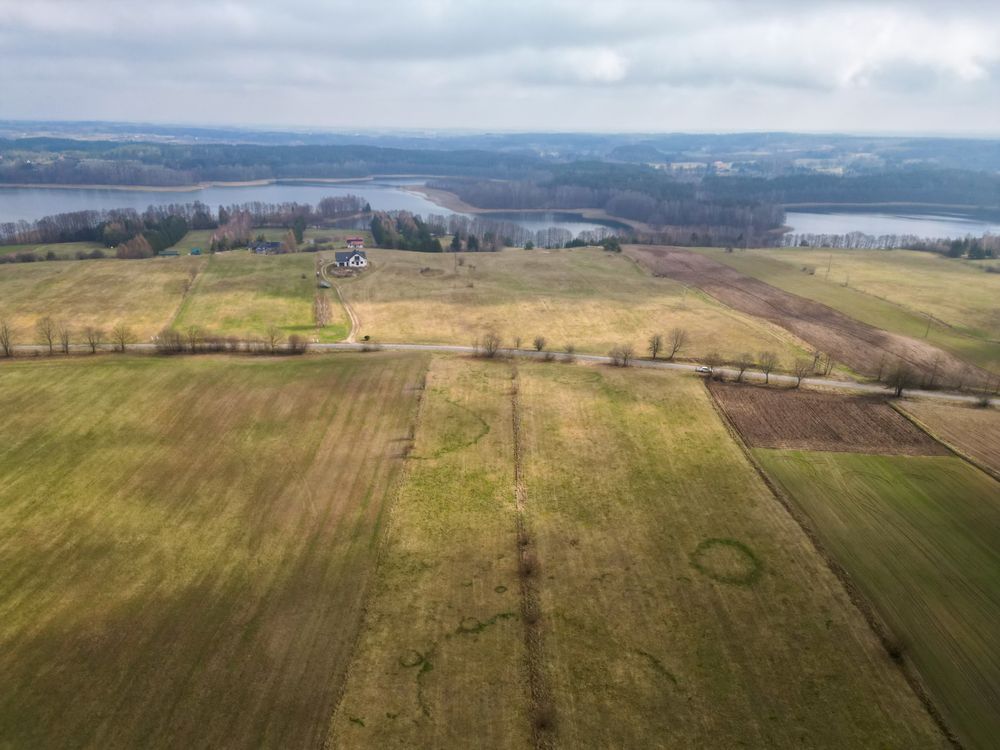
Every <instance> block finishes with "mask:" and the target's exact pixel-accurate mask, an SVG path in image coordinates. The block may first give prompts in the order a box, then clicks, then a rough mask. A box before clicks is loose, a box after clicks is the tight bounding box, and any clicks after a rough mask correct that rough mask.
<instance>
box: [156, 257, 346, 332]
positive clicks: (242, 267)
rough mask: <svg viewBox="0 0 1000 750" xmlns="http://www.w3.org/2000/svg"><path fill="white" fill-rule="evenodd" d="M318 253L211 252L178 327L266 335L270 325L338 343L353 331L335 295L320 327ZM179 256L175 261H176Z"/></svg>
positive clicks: (186, 300) (179, 317)
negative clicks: (328, 318)
mask: <svg viewBox="0 0 1000 750" xmlns="http://www.w3.org/2000/svg"><path fill="white" fill-rule="evenodd" d="M316 259H317V256H316V255H315V254H314V253H295V254H291V255H251V254H250V253H247V252H245V251H234V252H231V253H220V254H217V255H212V256H210V257H209V259H208V263H207V265H206V267H205V269H204V271H203V272H202V273H201V274H200V275H199V277H198V279H197V280H196V281H195V283H194V285H193V286H192V288H191V292H190V294H189V295H188V296H187V297H186V298H185V300H184V303H183V305H182V306H181V308H180V310H179V312H178V314H177V317H176V320H175V326H176V327H178V328H180V329H182V330H183V329H186V328H188V327H189V326H199V327H201V328H203V329H204V330H205V331H208V332H211V333H214V334H218V335H226V336H246V335H262V334H264V333H265V332H266V331H267V329H268V328H270V327H271V326H272V325H273V326H277V327H278V328H280V329H281V330H282V331H283V332H284V333H285V334H293V333H297V334H299V335H302V336H305V337H307V338H309V339H310V340H311V339H313V338H316V339H318V340H320V341H340V340H341V339H343V338H344V337H345V336H347V333H348V331H349V329H350V323H349V322H348V319H347V314H346V313H345V312H344V309H343V307H342V306H341V305H340V304H339V303H338V302H337V300H336V297H335V296H332V297H331V300H332V304H331V309H332V311H333V315H334V320H333V322H332V324H331V325H329V326H326V327H325V328H323V329H321V330H319V331H317V329H316V327H315V326H314V325H313V299H314V297H315V295H316V294H317V293H318V292H319V293H322V294H328V295H329V294H330V293H329V292H328V291H322V290H319V289H317V285H316V269H315V263H316ZM174 260H176V259H174Z"/></svg>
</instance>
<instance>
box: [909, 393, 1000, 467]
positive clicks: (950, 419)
mask: <svg viewBox="0 0 1000 750" xmlns="http://www.w3.org/2000/svg"><path fill="white" fill-rule="evenodd" d="M903 409H904V410H905V411H906V412H908V413H909V414H911V415H912V416H914V417H916V418H917V419H918V420H919V421H920V422H921V424H923V425H925V426H926V427H927V428H928V429H929V430H930V431H931V432H932V433H934V435H936V436H937V437H939V438H940V439H942V440H944V441H945V442H946V443H947V444H948V445H950V446H952V447H954V448H956V449H957V450H958V451H959V452H961V453H963V454H965V455H966V456H969V457H970V458H971V459H973V460H974V461H975V462H977V463H978V464H979V465H980V466H981V467H982V468H984V469H985V470H986V471H988V472H989V473H991V474H992V475H993V476H994V477H996V478H997V479H1000V411H998V410H997V409H995V408H994V409H981V408H975V407H971V406H954V405H951V404H935V403H931V402H928V401H907V402H906V403H905V404H904V405H903Z"/></svg>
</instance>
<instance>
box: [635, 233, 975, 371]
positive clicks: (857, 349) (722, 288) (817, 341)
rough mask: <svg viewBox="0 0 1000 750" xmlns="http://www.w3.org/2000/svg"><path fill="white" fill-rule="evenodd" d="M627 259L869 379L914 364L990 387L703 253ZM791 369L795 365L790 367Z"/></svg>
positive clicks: (929, 349)
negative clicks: (899, 363) (882, 368)
mask: <svg viewBox="0 0 1000 750" xmlns="http://www.w3.org/2000/svg"><path fill="white" fill-rule="evenodd" d="M625 252H626V254H627V255H628V256H629V257H631V258H633V259H635V260H636V261H638V262H639V263H641V264H642V265H643V266H645V267H646V268H647V269H649V271H650V272H651V273H652V274H653V275H655V276H666V277H668V278H671V279H674V280H675V281H679V282H681V283H683V284H689V285H691V286H695V287H698V288H699V289H702V290H704V291H705V292H707V293H708V294H710V295H711V296H713V297H714V298H715V299H717V300H719V301H720V302H722V303H723V304H726V305H728V306H730V307H732V308H734V309H736V310H739V311H740V312H744V313H748V314H750V315H754V316H757V317H759V318H763V319H765V320H768V321H770V322H772V323H774V324H775V325H778V326H781V327H782V328H784V329H785V330H787V331H790V332H791V333H793V334H795V335H796V336H798V337H799V338H801V339H802V340H803V341H807V342H808V343H809V344H811V345H812V346H814V347H816V348H817V349H819V350H820V351H822V352H825V353H827V354H830V355H831V356H833V358H834V359H835V360H836V361H838V362H841V363H843V364H845V365H847V366H848V367H850V368H851V369H852V370H854V371H855V372H858V373H861V374H863V375H869V376H871V375H874V374H875V373H876V372H877V371H878V368H879V363H880V361H886V362H890V363H892V362H895V361H896V360H897V359H898V360H903V361H906V362H909V363H910V364H911V365H912V366H913V367H914V368H915V369H916V370H917V371H918V372H919V373H927V372H930V371H931V370H932V369H935V362H936V363H937V365H936V370H937V372H939V373H940V379H939V382H943V383H945V384H948V385H957V384H959V383H963V384H965V385H972V384H979V383H982V384H986V383H988V382H989V377H988V374H987V373H985V372H984V371H982V370H980V369H979V368H977V367H974V366H972V365H970V364H968V363H966V362H963V361H962V360H960V359H959V358H958V357H955V356H954V355H952V354H948V353H947V352H944V351H942V350H941V349H938V348H937V347H935V346H932V345H930V344H928V343H926V342H924V341H919V340H917V339H913V338H910V337H907V336H901V335H899V334H893V333H888V332H886V331H883V330H881V329H879V328H875V327H874V326H870V325H867V324H865V323H861V322H859V321H857V320H855V319H853V318H851V317H849V316H847V315H844V314H843V313H841V312H838V311H836V310H834V309H832V308H830V307H827V306H826V305H823V304H820V303H819V302H815V301H813V300H810V299H805V298H804V297H799V296H797V295H794V294H789V293H788V292H785V291H782V290H781V289H778V288H777V287H773V286H771V285H770V284H765V283H764V282H763V281H759V280H758V279H754V278H751V277H750V276H745V275H744V274H742V273H740V272H739V271H736V270H735V269H733V268H730V267H729V266H726V265H723V264H721V263H717V262H716V261H714V260H712V259H711V258H706V257H704V256H702V255H698V254H697V253H692V252H689V251H686V250H681V249H678V248H671V247H651V246H644V245H632V246H628V247H626V249H625ZM785 364H786V366H787V365H788V364H789V363H785Z"/></svg>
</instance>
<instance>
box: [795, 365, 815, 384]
mask: <svg viewBox="0 0 1000 750" xmlns="http://www.w3.org/2000/svg"><path fill="white" fill-rule="evenodd" d="M812 371H813V364H812V362H810V361H809V360H808V359H797V360H795V362H794V364H793V365H792V372H794V373H795V387H796V388H798V387H799V386H800V385H802V378H804V377H806V376H808V375H811V374H812Z"/></svg>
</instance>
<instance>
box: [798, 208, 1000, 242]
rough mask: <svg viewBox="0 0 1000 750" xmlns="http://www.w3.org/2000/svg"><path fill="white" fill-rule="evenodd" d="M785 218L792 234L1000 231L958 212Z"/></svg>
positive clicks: (817, 214) (997, 223)
mask: <svg viewBox="0 0 1000 750" xmlns="http://www.w3.org/2000/svg"><path fill="white" fill-rule="evenodd" d="M785 217H786V218H785V224H787V225H788V226H790V227H791V228H792V229H791V233H792V234H826V235H842V234H849V233H850V232H861V233H863V234H870V235H873V236H875V237H880V236H884V235H899V236H903V235H912V236H914V237H920V238H928V239H929V238H934V239H940V238H947V239H955V238H961V237H965V236H967V235H973V236H980V235H983V234H987V233H990V234H1000V221H996V220H989V219H985V218H981V217H976V216H970V215H965V214H958V213H941V212H939V213H918V212H915V211H905V212H904V211H901V212H899V213H867V212H829V213H826V212H824V213H820V212H808V211H787V212H786V214H785Z"/></svg>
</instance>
